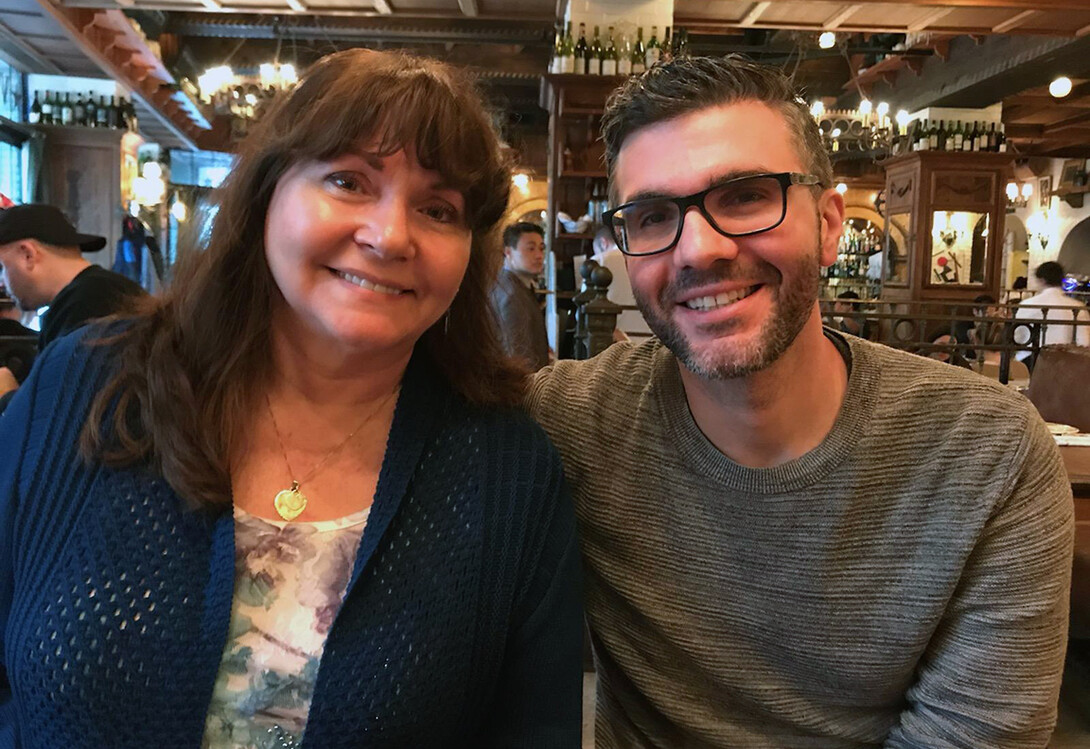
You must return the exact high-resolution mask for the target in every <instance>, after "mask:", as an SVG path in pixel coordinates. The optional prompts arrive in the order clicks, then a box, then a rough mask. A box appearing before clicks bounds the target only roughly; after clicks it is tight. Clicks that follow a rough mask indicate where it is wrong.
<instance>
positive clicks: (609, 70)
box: [602, 26, 617, 75]
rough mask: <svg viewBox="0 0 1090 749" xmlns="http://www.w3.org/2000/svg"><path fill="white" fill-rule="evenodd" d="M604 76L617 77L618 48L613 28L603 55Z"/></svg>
mask: <svg viewBox="0 0 1090 749" xmlns="http://www.w3.org/2000/svg"><path fill="white" fill-rule="evenodd" d="M602 55H603V56H602V75H617V46H616V45H615V44H614V43H613V27H612V26H610V27H609V38H608V39H606V48H605V51H604V52H603V53H602Z"/></svg>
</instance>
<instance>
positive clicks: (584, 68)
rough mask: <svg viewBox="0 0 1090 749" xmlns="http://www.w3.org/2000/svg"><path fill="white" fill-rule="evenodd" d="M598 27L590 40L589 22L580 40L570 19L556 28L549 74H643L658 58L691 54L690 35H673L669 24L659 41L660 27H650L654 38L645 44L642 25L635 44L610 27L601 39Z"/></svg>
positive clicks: (581, 28)
mask: <svg viewBox="0 0 1090 749" xmlns="http://www.w3.org/2000/svg"><path fill="white" fill-rule="evenodd" d="M600 28H601V27H599V26H595V27H594V37H593V38H592V39H591V41H590V43H589V44H588V43H587V25H586V24H585V23H581V24H579V41H575V39H574V38H573V37H572V33H571V21H569V22H568V24H567V26H566V27H565V28H561V27H560V26H558V27H557V29H556V42H555V44H554V45H553V57H552V60H551V61H550V62H549V72H550V73H578V74H580V75H631V74H633V73H642V72H643V71H644V70H646V69H647V68H649V67H651V66H652V65H654V64H655V63H656V62H658V61H659V60H663V59H670V58H671V57H684V56H686V55H688V54H689V34H688V32H687V31H686V30H685V29H678V30H677V33H676V34H675V35H674V38H673V39H671V38H670V27H669V26H667V27H666V33H665V34H664V35H663V37H662V41H659V27H658V26H652V27H651V38H650V39H649V40H648V41H647V43H646V44H645V43H644V41H643V27H642V26H640V27H639V28H638V29H637V30H636V41H635V43H633V42H632V41H631V40H630V39H629V38H628V36H627V35H624V34H622V35H621V36H620V37H619V38H618V37H617V36H616V34H615V33H614V30H613V27H612V26H610V27H609V28H608V30H607V32H606V37H605V39H602V37H601V33H600Z"/></svg>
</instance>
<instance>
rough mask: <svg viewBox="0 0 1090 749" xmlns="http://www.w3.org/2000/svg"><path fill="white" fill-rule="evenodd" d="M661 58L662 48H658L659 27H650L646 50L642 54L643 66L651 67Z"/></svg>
mask: <svg viewBox="0 0 1090 749" xmlns="http://www.w3.org/2000/svg"><path fill="white" fill-rule="evenodd" d="M661 57H662V47H660V46H659V27H658V26H652V27H651V38H650V39H649V40H648V41H647V50H646V51H645V52H644V57H643V60H644V64H645V65H646V66H647V67H651V66H652V65H654V64H655V63H656V62H658V61H659V59H660V58H661Z"/></svg>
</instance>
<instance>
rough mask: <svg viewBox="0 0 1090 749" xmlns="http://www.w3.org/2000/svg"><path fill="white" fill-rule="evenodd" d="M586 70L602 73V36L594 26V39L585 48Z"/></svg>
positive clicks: (596, 73)
mask: <svg viewBox="0 0 1090 749" xmlns="http://www.w3.org/2000/svg"><path fill="white" fill-rule="evenodd" d="M587 72H588V73H590V74H591V75H601V74H602V37H601V35H600V32H599V30H598V27H597V26H595V27H594V39H592V40H591V43H590V49H589V50H587Z"/></svg>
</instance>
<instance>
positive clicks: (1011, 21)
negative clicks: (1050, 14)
mask: <svg viewBox="0 0 1090 749" xmlns="http://www.w3.org/2000/svg"><path fill="white" fill-rule="evenodd" d="M1040 13H1041V11H1039V10H1024V11H1022V12H1021V13H1016V14H1015V15H1013V16H1011V17H1010V18H1008V19H1007V20H1006V21H1002V22H1001V23H997V24H996V25H995V26H993V27H992V31H994V32H995V33H996V34H1006V33H1007V32H1008V31H1011V30H1012V29H1016V28H1018V27H1019V26H1021V25H1022V24H1024V23H1025V22H1026V21H1028V20H1029V19H1031V18H1033V17H1035V16H1038V15H1040Z"/></svg>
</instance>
